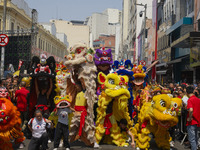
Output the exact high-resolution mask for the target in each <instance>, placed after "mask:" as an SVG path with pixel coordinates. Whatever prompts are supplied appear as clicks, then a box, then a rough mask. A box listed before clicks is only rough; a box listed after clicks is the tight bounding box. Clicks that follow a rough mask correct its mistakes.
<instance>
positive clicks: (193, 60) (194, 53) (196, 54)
mask: <svg viewBox="0 0 200 150" xmlns="http://www.w3.org/2000/svg"><path fill="white" fill-rule="evenodd" d="M197 66H200V47H192V48H191V49H190V67H197Z"/></svg>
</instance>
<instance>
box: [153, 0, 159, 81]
mask: <svg viewBox="0 0 200 150" xmlns="http://www.w3.org/2000/svg"><path fill="white" fill-rule="evenodd" d="M157 5H158V1H157V0H156V7H155V8H156V29H155V30H156V31H155V61H156V60H157V48H158V47H157V45H158V40H157V39H158V32H157V29H158V8H157ZM152 80H153V82H155V81H156V66H153V68H152Z"/></svg>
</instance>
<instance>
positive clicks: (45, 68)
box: [28, 54, 56, 117]
mask: <svg viewBox="0 0 200 150" xmlns="http://www.w3.org/2000/svg"><path fill="white" fill-rule="evenodd" d="M55 68H56V64H55V59H54V57H53V56H50V57H49V58H47V57H46V55H45V54H42V55H41V56H40V58H39V57H37V56H34V57H33V58H32V62H31V68H30V71H31V73H30V76H31V78H32V79H31V87H30V95H29V98H28V106H29V117H33V113H34V110H35V106H36V104H37V95H36V85H35V82H37V84H38V88H39V90H41V89H43V88H47V89H49V86H50V80H52V84H53V85H52V90H51V93H50V96H49V99H48V104H49V105H50V107H48V109H50V111H53V109H54V101H53V98H54V97H55V96H56V91H55V89H56V79H55V76H56V73H55ZM35 80H36V81H35ZM45 109H46V108H45Z"/></svg>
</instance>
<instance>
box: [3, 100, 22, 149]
mask: <svg viewBox="0 0 200 150" xmlns="http://www.w3.org/2000/svg"><path fill="white" fill-rule="evenodd" d="M20 126H21V119H20V112H19V111H17V107H16V106H14V105H13V104H12V102H11V101H10V100H8V99H6V98H0V149H1V150H12V149H13V147H12V143H11V142H12V141H14V142H15V143H16V144H18V143H21V142H23V141H24V140H25V137H24V134H23V132H22V131H21V128H20Z"/></svg>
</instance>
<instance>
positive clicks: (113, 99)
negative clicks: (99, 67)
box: [95, 72, 133, 147]
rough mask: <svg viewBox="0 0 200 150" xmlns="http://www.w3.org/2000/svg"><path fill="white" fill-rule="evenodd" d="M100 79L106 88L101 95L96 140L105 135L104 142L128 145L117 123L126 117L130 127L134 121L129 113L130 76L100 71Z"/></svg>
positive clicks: (98, 141)
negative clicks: (128, 84)
mask: <svg viewBox="0 0 200 150" xmlns="http://www.w3.org/2000/svg"><path fill="white" fill-rule="evenodd" d="M98 81H99V83H100V84H101V85H102V87H104V88H105V91H102V93H101V95H100V96H99V101H98V108H97V121H96V133H95V136H96V141H97V143H98V144H99V143H100V141H101V140H102V138H103V136H104V135H105V138H104V142H105V143H108V144H112V143H114V144H116V145H117V146H121V147H123V146H128V143H126V142H125V138H123V135H122V133H120V128H119V126H118V124H117V122H119V121H120V120H121V119H126V120H127V122H128V128H130V127H131V126H132V125H133V123H132V121H131V119H130V117H129V113H128V107H127V104H128V99H129V98H130V93H129V91H128V90H127V83H128V77H127V76H119V75H117V74H114V73H112V74H108V75H107V76H106V75H105V74H103V73H102V72H100V73H99V74H98Z"/></svg>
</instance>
